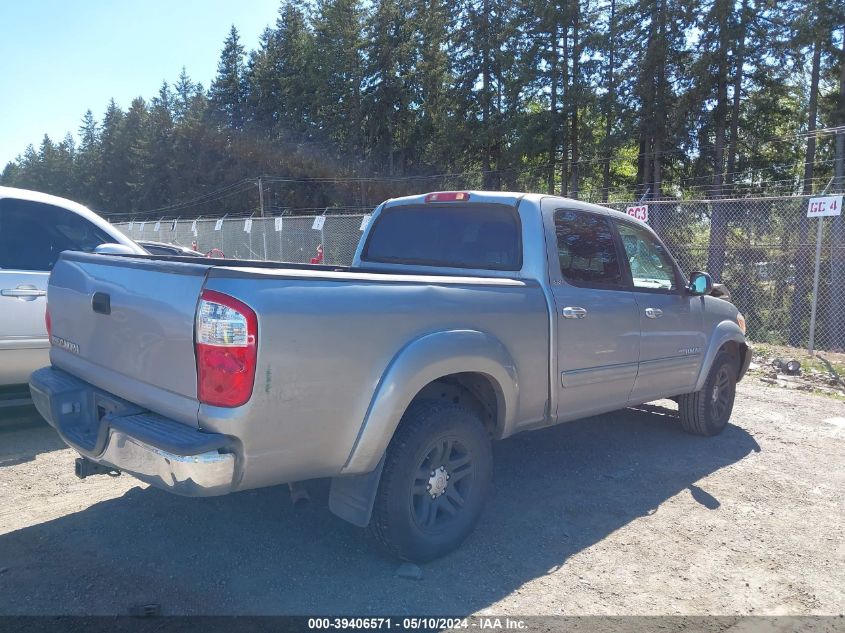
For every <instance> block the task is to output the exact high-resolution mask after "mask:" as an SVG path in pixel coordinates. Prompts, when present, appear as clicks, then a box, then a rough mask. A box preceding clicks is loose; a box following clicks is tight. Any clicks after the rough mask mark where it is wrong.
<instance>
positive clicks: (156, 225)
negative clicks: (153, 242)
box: [153, 221, 161, 233]
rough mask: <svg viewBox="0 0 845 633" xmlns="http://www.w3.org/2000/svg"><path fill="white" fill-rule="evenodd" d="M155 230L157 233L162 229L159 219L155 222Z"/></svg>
mask: <svg viewBox="0 0 845 633" xmlns="http://www.w3.org/2000/svg"><path fill="white" fill-rule="evenodd" d="M153 230H154V231H155V232H156V233H158V232H159V231H161V221H158V222H156V223H155V226H154V227H153Z"/></svg>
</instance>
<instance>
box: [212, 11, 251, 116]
mask: <svg viewBox="0 0 845 633" xmlns="http://www.w3.org/2000/svg"><path fill="white" fill-rule="evenodd" d="M245 55H246V52H245V50H244V47H243V45H242V44H241V41H240V36H239V35H238V30H237V29H236V28H235V27H234V26H232V28H231V30H230V31H229V35H228V37H227V38H226V40H225V41H224V42H223V51H222V52H221V53H220V62H219V63H218V65H217V76H216V77H215V79H214V81H213V82H212V84H211V90H210V92H209V97H210V106H211V107H210V114H211V116H212V118H213V120H214V122H215V123H216V124H217V125H218V126H220V127H221V128H226V129H227V130H229V131H230V133H231V132H232V131H236V130H241V129H243V126H244V120H245V116H244V115H245V109H246V82H245V70H246V66H245V61H244V56H245Z"/></svg>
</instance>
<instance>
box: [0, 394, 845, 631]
mask: <svg viewBox="0 0 845 633" xmlns="http://www.w3.org/2000/svg"><path fill="white" fill-rule="evenodd" d="M15 415H18V416H19V419H18V418H12V419H10V417H9V415H8V414H6V416H5V419H4V420H2V422H3V424H2V425H0V426H2V428H3V430H2V432H0V613H2V614H125V613H127V612H128V611H129V609H130V607H131V606H132V605H137V604H148V603H155V604H159V605H161V612H162V613H163V614H198V613H202V614H206V613H207V614H340V613H347V614H359V615H362V614H469V613H489V614H499V615H515V616H525V615H532V614H538V615H539V614H566V615H583V614H626V615H634V614H639V615H663V614H682V615H696V614H702V615H703V614H721V615H735V614H737V615H738V614H755V615H763V614H766V615H781V614H842V613H843V612H845V546H843V543H844V542H845V540H844V539H843V533H842V529H843V518H844V517H845V501H843V490H844V489H845V485H843V484H845V450H843V447H845V405H843V404H842V403H841V402H838V401H835V400H832V399H829V398H824V397H821V396H815V395H811V394H805V393H798V392H795V391H788V390H783V389H779V388H776V387H766V386H763V385H762V384H760V383H759V382H757V381H756V379H751V380H750V381H748V382H745V383H743V384H741V385H740V387H739V395H738V399H737V405H736V408H735V410H734V417H733V424H732V425H731V426H729V427H728V429H727V430H726V431H725V432H724V433H723V434H722V435H721V436H719V437H717V438H712V439H704V438H698V437H692V436H689V435H685V434H684V433H682V432H681V431H680V429H679V427H678V424H677V422H676V419H675V411H674V404H673V403H671V402H663V401H662V402H660V403H655V404H653V405H645V406H642V407H638V408H636V409H627V410H625V411H620V412H617V413H613V414H609V415H603V416H598V417H595V418H590V419H586V420H582V421H579V422H574V423H570V424H567V425H563V426H559V427H555V428H551V429H547V430H543V431H538V432H534V433H527V434H523V435H520V436H517V437H514V438H512V439H510V440H507V441H505V442H501V443H499V444H498V445H497V446H496V449H495V462H494V464H495V475H494V479H495V481H494V490H493V493H494V494H493V496H492V498H491V501H490V503H488V505H487V508H486V511H485V514H484V516H483V518H482V521H481V524H480V525H479V527H478V529H477V530H476V532H475V533H474V534H473V535H472V536H471V537H470V539H469V540H468V541H467V542H466V543H465V544H464V546H463V547H462V548H461V549H460V550H458V551H457V552H455V553H454V554H452V555H450V556H448V557H446V558H444V559H441V560H439V561H436V562H434V563H430V564H428V565H425V566H424V567H423V568H422V579H421V580H412V579H407V578H402V577H399V576H397V573H396V572H397V568H398V564H397V562H395V561H393V560H390V559H387V558H385V557H384V556H383V555H381V554H380V553H379V551H378V550H377V549H376V548H375V545H374V543H373V541H372V540H370V539H369V538H368V537H367V536H366V534H365V532H364V531H363V530H360V529H358V528H355V527H353V526H351V525H348V524H346V523H344V522H343V521H341V520H339V519H336V518H334V517H333V516H332V515H331V514H330V513H329V511H328V509H327V508H326V498H327V494H328V486H327V484H326V482H311V483H309V484H308V488H309V490H310V492H311V496H312V503H311V504H310V505H308V506H307V507H306V508H304V509H300V508H295V507H293V506H292V504H291V502H290V499H289V495H288V491H287V487H278V488H270V489H265V490H259V491H252V492H244V493H239V494H235V495H230V496H227V497H221V498H212V499H186V498H180V497H175V496H171V495H169V494H167V493H165V492H160V491H158V490H155V489H152V488H148V487H146V486H145V485H143V484H140V483H138V482H136V481H135V480H133V479H132V478H130V477H128V476H121V477H117V478H111V477H105V476H99V477H92V478H89V479H87V480H85V481H81V480H78V479H76V478H75V477H74V474H73V458H74V453H73V452H72V451H70V450H68V449H67V448H65V447H64V445H63V444H62V443H61V442H60V441H59V440H58V438H57V437H56V435H55V433H54V432H53V431H52V430H51V429H50V428H48V427H46V426H44V425H41V426H21V425H18V424H17V422H18V421H20V422H25V421H27V418H30V419H31V417H32V415H31V412H29V414H27V413H26V412H24V413H20V412H18V413H16V414H15Z"/></svg>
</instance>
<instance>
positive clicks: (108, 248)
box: [94, 242, 138, 255]
mask: <svg viewBox="0 0 845 633" xmlns="http://www.w3.org/2000/svg"><path fill="white" fill-rule="evenodd" d="M94 252H95V253H97V254H98V255H138V251H136V250H135V249H134V248H132V247H131V246H126V245H125V244H113V243H111V242H107V243H105V244H100V245H99V246H97V247H96V248H95V249H94Z"/></svg>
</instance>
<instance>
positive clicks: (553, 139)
mask: <svg viewBox="0 0 845 633" xmlns="http://www.w3.org/2000/svg"><path fill="white" fill-rule="evenodd" d="M551 27H552V28H551V42H550V43H551V59H550V60H549V62H550V63H549V80H550V81H549V83H550V84H551V100H550V103H549V124H550V130H549V174H548V183H547V185H548V186H547V189H548V192H549V195H552V194H554V192H555V167H556V165H557V163H556V159H557V79H558V77H557V16H555V18H554V19H553V20H552V24H551Z"/></svg>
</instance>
